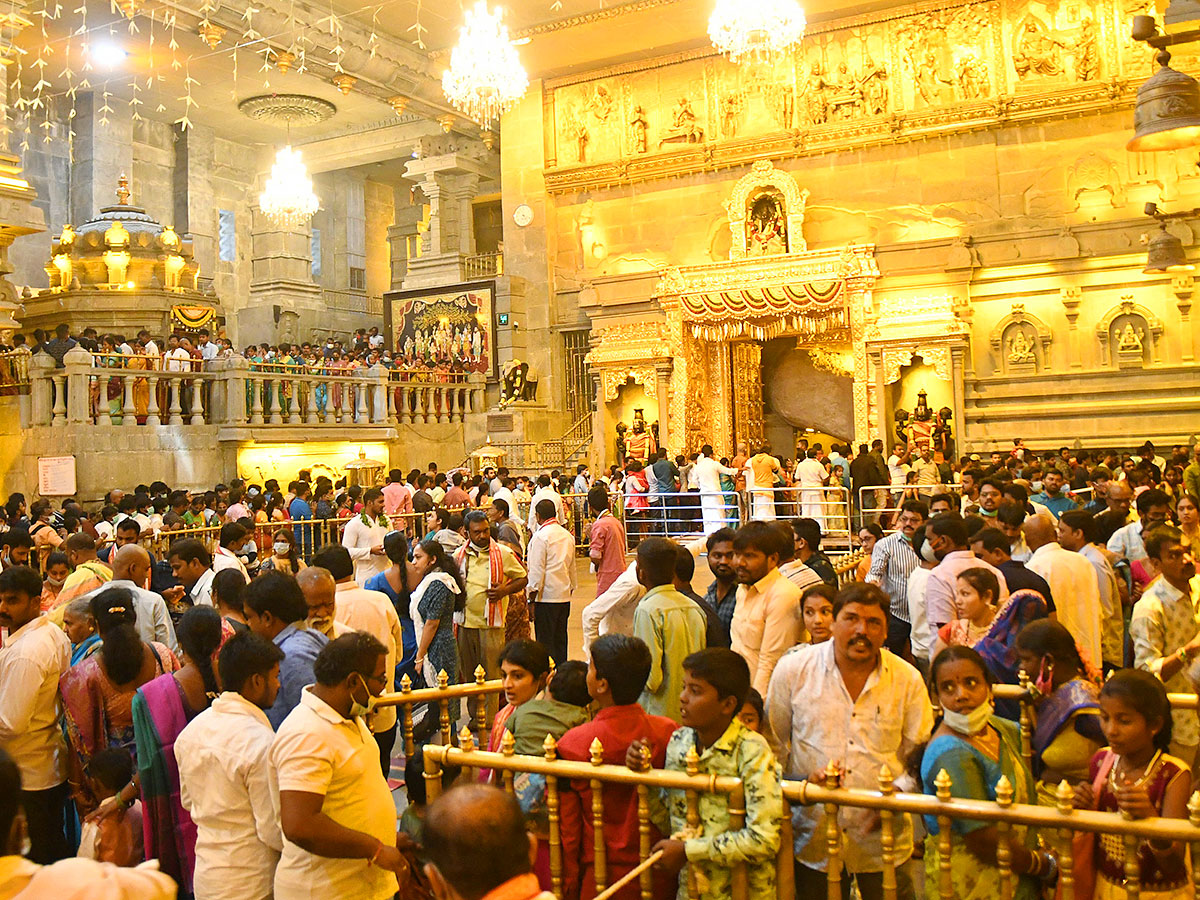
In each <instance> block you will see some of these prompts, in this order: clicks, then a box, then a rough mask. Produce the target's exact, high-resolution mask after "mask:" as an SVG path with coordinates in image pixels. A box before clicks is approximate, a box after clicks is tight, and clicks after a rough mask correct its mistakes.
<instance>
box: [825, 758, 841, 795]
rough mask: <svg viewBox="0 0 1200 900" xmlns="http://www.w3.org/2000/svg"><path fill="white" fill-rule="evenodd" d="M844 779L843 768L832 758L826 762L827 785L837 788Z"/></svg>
mask: <svg viewBox="0 0 1200 900" xmlns="http://www.w3.org/2000/svg"><path fill="white" fill-rule="evenodd" d="M841 781H842V770H841V769H839V768H838V767H837V763H835V762H834V761H833V760H832V759H831V760H830V761H829V762H827V763H826V764H825V787H827V788H835V787H837V786H838V785H839V784H841Z"/></svg>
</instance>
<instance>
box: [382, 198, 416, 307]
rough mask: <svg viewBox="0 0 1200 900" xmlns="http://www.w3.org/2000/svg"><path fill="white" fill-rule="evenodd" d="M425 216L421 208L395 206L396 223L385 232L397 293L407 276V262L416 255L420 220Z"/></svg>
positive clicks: (394, 286) (394, 287) (392, 287)
mask: <svg viewBox="0 0 1200 900" xmlns="http://www.w3.org/2000/svg"><path fill="white" fill-rule="evenodd" d="M424 215H425V209H424V207H422V206H397V207H396V223H395V224H394V225H392V226H391V227H390V228H388V230H387V239H388V246H389V248H390V249H391V261H392V284H391V289H392V290H393V291H398V290H400V289H402V288H403V287H404V279H405V277H406V276H407V275H408V261H409V260H410V259H416V258H417V255H418V243H417V242H418V241H419V240H421V219H422V218H423V217H424Z"/></svg>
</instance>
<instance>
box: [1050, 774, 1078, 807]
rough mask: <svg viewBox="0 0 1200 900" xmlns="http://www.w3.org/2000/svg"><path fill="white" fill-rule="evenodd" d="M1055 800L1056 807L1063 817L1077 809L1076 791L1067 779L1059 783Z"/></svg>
mask: <svg viewBox="0 0 1200 900" xmlns="http://www.w3.org/2000/svg"><path fill="white" fill-rule="evenodd" d="M1054 800H1055V803H1054V805H1055V806H1056V807H1058V811H1059V812H1060V813H1062V814H1063V815H1066V814H1067V813H1069V812H1070V811H1071V810H1073V809H1074V808H1075V789H1074V788H1073V787H1071V783H1070V782H1069V781H1067V779H1065V778H1064V779H1063V780H1062V781H1060V782H1059V783H1058V788H1057V790H1055V792H1054Z"/></svg>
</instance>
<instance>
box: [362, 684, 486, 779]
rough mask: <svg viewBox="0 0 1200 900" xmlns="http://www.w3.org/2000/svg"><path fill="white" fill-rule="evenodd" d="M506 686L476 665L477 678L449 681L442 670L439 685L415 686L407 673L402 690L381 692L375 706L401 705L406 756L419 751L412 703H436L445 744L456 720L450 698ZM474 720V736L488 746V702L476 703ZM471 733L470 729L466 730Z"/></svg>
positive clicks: (475, 695)
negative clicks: (414, 733) (415, 688)
mask: <svg viewBox="0 0 1200 900" xmlns="http://www.w3.org/2000/svg"><path fill="white" fill-rule="evenodd" d="M503 690H504V686H503V683H502V682H501V681H500V680H499V679H495V680H492V681H487V680H486V674H485V673H484V670H483V666H476V667H475V680H474V681H473V682H465V683H463V684H450V679H449V676H447V674H446V672H445V671H444V670H443V671H441V672H439V673H438V676H437V686H436V687H428V688H419V689H417V690H413V687H412V679H410V678H409V677H408V676H407V675H405V676H404V677H403V678H401V679H400V690H399V691H396V692H394V693H390V694H382V695H380V696H379V697H377V698H376V699H375V705H376V706H398V707H400V731H401V733H402V734H403V736H404V756H405V757H406V758H407V757H409V756H412V755H413V753H415V752H416V749H417V745H416V742H415V741H414V740H413V707H414V706H416V705H417V704H418V703H432V704H436V705H437V708H438V730H439V732H440V735H441V740H442V743H443V744H450V743H452V742H453V740H454V722H452V721H451V718H450V701H451V700H457V699H460V698H469V697H478V698H483V697H486V696H487V695H488V694H498V693H500V692H501V691H503ZM471 724H472V725H473V726H474V727H475V731H476V733H477V736H476V738H475V740H477V741H478V742H479V744H480V745H481V746H484V747H486V746H487V736H488V730H489V729H490V728H491V723H490V722H488V719H487V704H486V703H476V704H475V715H474V717H473V718H472V721H471ZM467 733H468V734H470V732H469V731H468V732H467Z"/></svg>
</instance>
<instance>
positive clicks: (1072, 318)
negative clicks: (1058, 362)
mask: <svg viewBox="0 0 1200 900" xmlns="http://www.w3.org/2000/svg"><path fill="white" fill-rule="evenodd" d="M1058 299H1059V300H1060V301H1061V302H1062V305H1063V310H1064V311H1065V312H1066V314H1067V329H1068V332H1067V356H1068V359H1067V368H1070V369H1082V368H1083V359H1082V356H1081V353H1080V346H1079V327H1078V322H1079V307H1080V304H1082V303H1083V289H1082V288H1080V287H1079V286H1078V285H1069V286H1067V287H1064V288H1059V291H1058Z"/></svg>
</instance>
